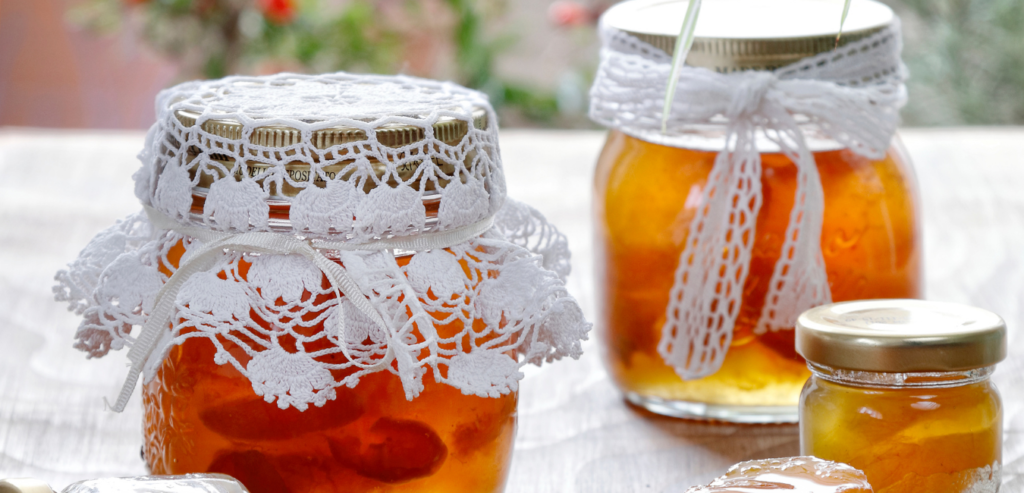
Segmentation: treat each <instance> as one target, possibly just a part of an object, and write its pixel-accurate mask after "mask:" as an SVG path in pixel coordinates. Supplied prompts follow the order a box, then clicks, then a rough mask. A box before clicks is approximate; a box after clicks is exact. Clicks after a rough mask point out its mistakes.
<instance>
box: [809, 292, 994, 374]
mask: <svg viewBox="0 0 1024 493" xmlns="http://www.w3.org/2000/svg"><path fill="white" fill-rule="evenodd" d="M796 351H797V352H798V353H800V355H801V356H803V357H804V358H805V359H807V361H809V362H812V363H817V364H821V365H825V366H830V367H833V368H841V369H846V370H860V371H875V372H887V373H905V372H935V371H963V370H970V369H974V368H982V367H986V366H990V365H994V364H996V363H998V362H1000V361H1002V360H1003V358H1005V357H1006V324H1005V323H1004V322H1003V319H1001V318H999V316H998V315H996V314H994V313H992V312H990V311H987V310H982V309H981V308H975V307H972V306H967V305H960V304H956V303H942V302H936V301H923V300H865V301H849V302H845V303H833V304H831V305H824V306H819V307H817V308H812V309H810V310H807V311H806V312H804V313H803V314H802V315H800V318H799V319H798V320H797V322H796Z"/></svg>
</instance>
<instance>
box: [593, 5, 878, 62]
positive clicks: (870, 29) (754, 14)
mask: <svg viewBox="0 0 1024 493" xmlns="http://www.w3.org/2000/svg"><path fill="white" fill-rule="evenodd" d="M688 5H689V1H688V0H633V1H628V2H622V3H618V4H616V5H615V6H613V7H612V8H610V9H608V11H607V12H605V14H604V17H603V22H605V23H607V24H608V25H609V26H611V27H613V28H616V29H619V30H622V31H626V32H628V33H630V34H632V35H634V36H636V37H638V38H640V39H641V40H643V41H645V42H647V43H649V44H651V45H654V46H655V47H657V48H659V49H661V50H663V51H664V52H665V53H668V54H672V52H673V50H674V48H675V44H676V37H678V36H679V30H680V28H681V27H682V23H683V18H684V17H685V16H686V8H687V6H688ZM842 12H843V1H842V0H770V1H766V0H715V1H706V2H703V3H702V4H701V10H700V15H699V16H698V18H697V26H696V31H695V33H694V40H693V46H692V47H691V49H690V53H689V55H687V57H686V63H687V65H691V66H694V67H705V68H709V69H712V70H716V71H718V72H735V71H740V70H774V69H776V68H779V67H783V66H785V65H789V64H791V63H795V62H797V61H799V60H801V59H803V58H807V57H809V56H814V55H817V54H819V53H824V52H826V51H830V50H832V49H833V48H835V44H836V33H837V32H838V31H839V20H840V18H841V17H842ZM893 19H895V14H894V13H893V11H892V9H890V8H889V7H887V6H885V5H883V4H881V3H879V2H876V1H874V0H853V2H852V3H851V5H850V11H849V15H848V16H847V19H846V23H845V24H844V25H843V35H842V37H841V38H840V41H839V45H840V46H842V45H845V44H847V43H850V42H853V41H856V40H859V39H863V38H865V37H867V36H869V35H871V34H874V33H876V32H878V31H879V30H881V29H883V28H885V27H886V26H888V25H889V24H891V23H892V22H893Z"/></svg>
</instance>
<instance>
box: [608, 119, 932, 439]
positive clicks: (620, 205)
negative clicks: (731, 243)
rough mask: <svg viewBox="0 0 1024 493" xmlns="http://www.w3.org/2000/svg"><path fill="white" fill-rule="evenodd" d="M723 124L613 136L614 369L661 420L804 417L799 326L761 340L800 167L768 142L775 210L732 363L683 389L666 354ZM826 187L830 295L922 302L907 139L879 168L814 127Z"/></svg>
mask: <svg viewBox="0 0 1024 493" xmlns="http://www.w3.org/2000/svg"><path fill="white" fill-rule="evenodd" d="M723 131H724V128H715V127H708V128H694V129H692V131H691V132H690V134H689V137H690V138H689V141H688V142H689V144H688V145H686V146H682V147H669V146H664V145H658V144H653V143H649V142H646V141H643V140H640V139H637V138H634V137H631V136H629V135H626V134H624V133H622V132H619V131H615V130H613V131H611V133H610V134H609V136H608V139H607V142H606V144H605V147H604V150H603V151H602V153H601V156H600V158H599V161H598V164H597V171H596V178H595V189H594V192H595V193H594V223H595V236H596V237H595V247H596V262H597V269H596V270H597V287H598V289H597V293H598V299H599V302H598V306H599V307H600V308H599V313H598V321H597V325H598V327H599V328H600V330H601V341H602V345H603V354H604V358H605V362H606V366H607V367H608V369H609V372H610V373H611V376H612V378H613V379H614V381H615V383H616V384H617V385H618V387H619V388H620V389H621V390H622V391H623V392H624V393H625V395H626V397H627V398H628V399H629V400H630V401H632V402H634V403H635V404H639V405H641V406H644V407H646V408H648V409H650V410H652V411H655V412H658V413H662V414H669V415H677V416H688V417H708V418H714V419H725V420H731V421H748V422H776V421H795V420H796V404H797V400H798V397H799V393H800V388H801V387H802V386H803V384H804V382H805V381H806V380H807V377H808V376H809V373H808V371H807V369H806V366H805V364H804V362H803V359H802V358H801V357H800V356H799V355H797V354H796V352H795V350H794V347H793V331H791V330H782V331H778V332H768V333H765V334H762V335H757V334H755V333H754V331H753V328H754V327H755V325H756V323H757V320H758V317H759V316H760V314H761V308H762V305H763V302H764V299H765V295H766V293H767V291H768V284H769V281H770V278H771V276H772V270H773V268H774V266H775V263H776V261H777V260H778V258H779V256H780V252H781V249H782V242H783V238H784V236H785V231H786V225H787V223H788V222H789V216H790V210H791V209H792V206H793V200H794V192H795V187H796V166H795V165H794V164H793V163H792V161H790V160H789V159H788V158H787V157H786V156H785V155H783V154H781V153H778V152H772V150H771V149H768V148H767V147H765V150H764V151H763V153H762V155H761V161H762V179H761V186H762V194H763V205H762V207H761V210H760V213H759V214H758V217H757V224H756V238H755V241H754V245H753V251H752V259H751V262H750V270H749V274H748V276H747V279H746V282H745V285H744V289H743V302H742V305H741V307H740V310H739V316H738V317H737V320H736V324H735V328H734V329H733V339H732V344H731V347H730V348H729V350H728V353H727V355H726V357H725V361H724V364H723V365H722V367H721V368H720V369H719V370H718V371H717V372H716V373H715V374H713V375H710V376H708V377H705V378H701V379H697V380H690V381H684V380H683V379H682V378H680V377H679V376H678V375H677V374H676V372H675V371H674V370H673V368H671V367H670V366H669V365H667V364H666V363H665V362H664V361H663V359H662V357H661V356H660V355H659V353H658V351H657V346H658V342H659V340H660V338H661V336H662V325H663V324H664V322H665V311H666V306H667V304H668V301H669V291H670V289H671V288H672V284H673V281H674V275H675V270H676V266H677V265H678V262H679V257H680V254H681V253H682V251H683V248H684V245H685V242H686V239H687V234H688V229H689V225H690V222H691V221H692V219H693V218H694V215H695V213H696V211H697V210H698V208H699V206H700V205H701V203H700V200H701V192H702V189H703V187H704V186H705V183H706V181H707V178H708V175H709V173H710V171H711V168H712V165H713V164H714V161H715V157H716V155H717V154H718V151H720V150H721V149H722V148H723V144H724V142H723V140H722V135H723ZM806 134H807V137H808V142H809V143H810V145H811V150H812V151H814V158H815V161H816V163H817V167H818V171H819V173H820V175H821V183H822V187H823V189H824V199H825V205H824V213H823V216H824V219H823V225H822V235H821V248H822V253H823V256H824V260H825V265H826V270H827V274H828V280H829V286H830V288H831V292H832V299H833V300H835V301H841V300H852V299H863V298H896V297H901V298H914V297H919V296H920V295H921V286H922V285H921V238H920V229H919V225H918V197H917V189H916V183H915V180H914V176H913V172H912V170H911V168H910V165H909V162H908V160H907V159H906V157H905V154H904V153H903V152H902V151H901V147H900V144H899V142H898V140H897V141H894V144H893V147H892V148H890V150H889V152H888V154H887V155H886V157H885V158H884V159H882V160H878V161H872V160H870V159H867V158H865V157H862V156H860V155H858V154H856V153H854V152H852V151H850V150H847V149H843V148H842V147H841V146H839V145H838V144H836V143H835V142H832V141H829V140H828V139H824V138H819V137H818V136H817V135H815V134H814V132H813V130H808V131H807V132H806Z"/></svg>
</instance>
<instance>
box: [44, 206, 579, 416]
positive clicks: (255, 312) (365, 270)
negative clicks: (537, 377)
mask: <svg viewBox="0 0 1024 493" xmlns="http://www.w3.org/2000/svg"><path fill="white" fill-rule="evenodd" d="M505 208H506V209H510V210H509V211H506V212H503V213H502V214H500V215H499V220H498V221H497V222H496V224H495V226H494V227H493V228H492V229H491V230H490V231H488V232H487V233H485V234H484V235H483V236H481V237H478V238H474V239H472V240H469V241H466V242H463V243H459V244H457V245H454V246H452V247H450V248H448V249H433V250H427V251H419V252H416V253H415V254H413V255H412V258H411V259H410V261H409V262H408V264H407V265H405V266H399V265H398V262H397V260H396V258H395V256H394V255H393V254H392V253H391V252H390V251H389V250H380V251H343V252H335V253H336V254H337V256H338V258H339V259H340V261H341V262H342V264H343V265H344V268H345V270H346V271H347V272H348V274H349V275H350V276H351V277H352V279H353V280H354V281H355V283H356V284H357V285H358V287H359V289H360V291H361V292H362V293H363V294H364V295H365V296H366V299H368V301H369V302H370V304H371V305H372V306H373V307H374V309H375V310H376V312H377V313H379V314H381V315H382V316H384V317H385V324H386V325H385V326H384V327H383V328H382V327H380V326H379V325H378V324H376V323H374V322H373V321H371V320H370V319H369V318H368V317H367V316H366V315H364V314H363V312H361V311H360V310H358V309H356V308H355V307H354V306H353V303H352V302H351V301H350V298H349V297H341V298H338V297H336V296H334V291H333V288H332V287H331V286H330V285H329V284H328V283H326V282H325V281H324V279H325V278H324V274H323V273H322V272H321V270H320V269H319V268H318V267H317V266H316V265H315V264H314V263H313V262H311V261H310V260H308V259H307V258H305V257H303V256H300V255H267V254H254V253H242V252H237V251H231V250H228V251H221V252H220V253H218V254H217V256H216V259H214V260H213V261H212V262H211V265H210V266H208V267H207V268H206V269H204V270H202V271H200V272H198V273H196V274H194V275H192V276H191V277H189V278H188V279H187V280H186V281H185V282H184V284H183V285H182V286H181V289H180V291H178V293H177V296H176V297H175V299H174V300H173V305H174V316H173V317H172V320H174V323H173V327H172V330H170V331H166V330H163V331H161V332H160V333H159V334H158V336H159V340H158V341H157V344H156V348H155V350H154V351H153V352H152V353H151V356H150V357H149V358H148V359H147V361H146V362H145V373H146V379H147V380H148V379H150V378H152V377H153V376H154V375H155V370H156V369H157V368H158V367H159V365H160V363H161V362H162V361H163V357H164V356H165V355H166V354H167V352H168V351H169V350H170V348H171V347H173V346H174V345H177V344H181V343H182V342H184V341H185V340H187V339H190V338H197V337H198V338H205V339H208V340H209V341H210V342H211V343H212V344H213V345H214V346H215V347H216V348H217V353H216V357H215V361H216V362H217V363H218V364H231V365H232V366H234V367H235V368H236V369H238V370H239V371H240V372H241V373H242V374H244V375H245V376H246V377H248V378H249V379H250V380H251V381H252V383H253V390H254V391H255V392H256V393H257V394H259V395H262V396H264V397H265V398H266V399H267V400H268V401H275V400H276V401H277V403H278V405H279V406H281V407H282V408H286V407H288V406H295V407H296V408H299V409H306V407H307V406H308V405H309V404H314V405H323V403H324V402H326V401H328V400H330V399H333V398H334V390H333V389H334V388H335V387H338V386H342V385H345V386H355V385H356V384H357V383H358V382H359V379H360V378H361V377H362V376H363V375H366V374H369V373H373V372H377V371H390V372H391V373H394V374H396V375H397V376H398V377H399V378H401V380H402V383H403V387H404V388H405V392H406V396H407V397H408V398H409V399H412V398H414V397H415V396H416V395H418V394H419V392H420V391H421V390H422V389H423V384H422V378H423V376H424V375H425V374H426V372H428V371H431V372H433V378H434V379H435V380H436V381H438V382H443V383H446V384H449V385H452V386H454V387H456V388H459V389H461V390H462V391H463V392H464V393H466V394H475V395H480V396H492V397H496V396H498V395H501V394H506V393H508V392H509V391H513V390H516V389H517V387H518V380H519V379H521V378H522V376H523V374H522V373H521V372H520V371H519V368H520V367H521V366H523V365H525V364H527V363H533V364H536V365H540V364H542V363H543V362H550V361H553V360H556V359H560V358H562V357H565V356H569V357H572V358H578V357H579V356H580V355H581V354H582V349H581V345H580V342H581V341H583V340H586V338H587V332H588V331H589V329H590V324H589V323H587V322H586V321H585V320H584V318H583V314H582V311H581V310H580V308H579V306H578V305H577V303H576V301H575V300H574V299H573V298H572V297H571V296H570V295H569V294H568V292H567V291H566V289H565V285H564V283H563V281H562V279H561V278H560V276H559V273H558V272H556V271H552V270H549V269H547V268H545V267H544V266H545V265H556V266H557V265H564V266H567V265H568V250H567V249H566V248H564V245H565V238H564V236H562V235H561V234H560V233H557V231H556V230H554V228H552V227H551V226H550V225H549V224H547V223H546V222H544V221H543V219H542V216H540V214H538V213H537V212H536V211H535V210H533V209H531V208H530V207H528V206H526V205H523V204H520V203H517V202H515V201H511V200H509V201H507V202H506V205H505ZM510 218H518V219H519V220H520V222H511V221H509V219H510ZM502 231H518V232H524V231H537V232H545V233H546V234H547V235H548V236H547V241H544V240H543V238H544V237H543V236H540V235H526V234H524V235H522V236H520V237H518V240H519V241H520V242H522V241H526V240H528V241H529V242H531V243H532V244H541V245H551V244H555V245H561V247H555V248H548V249H547V250H546V251H540V252H536V251H531V250H528V249H527V248H525V247H523V246H520V245H519V244H516V243H515V242H513V241H509V240H507V239H506V238H505V237H504V236H503V235H502V233H501V232H502ZM179 242H183V243H184V247H185V254H184V255H183V256H182V258H181V261H180V262H181V263H185V262H187V261H188V260H189V258H190V256H192V255H194V252H197V251H199V250H201V249H202V248H203V246H204V245H203V242H201V241H200V240H197V239H195V238H191V237H187V236H183V235H181V234H179V233H175V232H173V231H169V230H161V229H156V228H153V227H152V226H151V225H150V222H149V220H148V218H147V217H146V215H145V214H144V213H138V214H135V215H132V216H129V217H128V218H125V219H124V220H122V221H119V222H118V223H117V224H115V225H114V226H113V227H111V228H109V229H108V230H106V231H104V232H102V233H100V234H99V235H97V236H96V238H95V239H93V241H92V242H90V243H89V245H88V246H87V247H86V248H85V249H84V250H83V251H82V253H81V254H80V255H79V258H78V259H77V260H75V261H74V262H72V263H71V264H70V265H69V268H68V269H67V270H64V271H61V272H59V273H58V274H57V280H58V282H59V284H58V286H56V287H55V288H54V291H55V293H56V297H57V299H58V300H59V301H67V302H69V304H70V305H71V309H73V310H75V311H76V313H79V314H82V315H83V320H82V323H81V325H80V326H79V329H78V332H77V335H76V339H77V343H76V347H77V348H79V349H82V350H84V351H86V352H88V353H89V356H90V357H100V356H103V355H105V354H107V352H108V351H109V350H110V349H120V348H123V347H125V346H128V347H132V346H133V345H135V344H136V342H137V338H136V337H133V336H132V335H131V331H132V328H133V327H134V326H140V325H144V324H145V322H146V320H147V317H148V314H149V313H150V311H151V310H153V299H154V298H155V297H156V294H157V292H158V291H159V290H160V289H161V288H162V287H163V285H164V283H165V282H166V281H167V280H168V278H169V276H167V275H166V274H165V273H163V272H161V271H160V267H161V266H164V268H165V269H168V271H170V272H172V273H173V272H174V270H175V269H173V268H171V267H170V266H171V262H170V261H169V259H168V252H169V251H170V250H171V248H172V247H174V246H175V245H176V244H178V243H179ZM242 261H244V262H246V263H249V264H251V265H250V266H249V267H248V273H247V276H245V277H243V276H242V274H241V272H240V266H239V262H242ZM467 271H468V273H469V274H468V275H467ZM339 299H341V300H342V302H341V304H340V305H339V303H338V300H339ZM409 314H411V316H410V315H409ZM339 318H340V319H342V320H343V322H344V323H343V324H340V323H338V320H339ZM320 327H323V328H324V330H316V329H318V328H320ZM332 327H344V330H343V331H341V332H339V331H338V330H332V329H331V328H332ZM228 341H230V342H232V343H234V344H236V345H237V346H238V347H240V348H243V349H244V350H245V353H246V355H245V356H241V355H239V354H237V351H236V352H234V353H233V352H229V351H228V350H227V349H225V347H224V344H225V343H226V342H228ZM345 352H347V353H348V354H349V356H350V358H343V359H344V360H345V361H342V362H339V361H340V360H342V358H339V356H341V355H343V354H344V353H345ZM389 353H392V354H393V362H394V364H391V363H390V362H389V363H388V364H384V365H381V364H379V363H380V362H381V361H383V360H384V358H385V357H386V355H387V354H389Z"/></svg>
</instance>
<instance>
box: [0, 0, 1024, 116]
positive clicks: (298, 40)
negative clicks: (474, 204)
mask: <svg viewBox="0 0 1024 493" xmlns="http://www.w3.org/2000/svg"><path fill="white" fill-rule="evenodd" d="M765 1H771V0H765ZM884 1H885V3H887V4H889V5H890V6H892V7H893V8H894V9H895V10H896V11H897V12H898V13H899V14H900V16H901V17H902V18H903V24H904V31H905V38H906V39H905V43H906V46H905V50H904V59H905V60H906V62H907V65H908V66H909V67H910V69H911V74H912V79H911V80H910V83H909V90H910V103H909V105H908V106H907V108H905V109H904V111H903V117H904V123H905V124H906V125H914V126H930V125H1010V124H1024V1H1021V0H884ZM612 3H614V2H613V1H611V0H579V1H567V0H559V1H553V0H0V126H4V125H8V126H34V127H72V128H126V129H142V128H146V127H148V126H149V125H150V124H151V123H152V121H153V119H154V110H153V98H154V96H155V95H156V92H157V91H159V90H160V89H161V88H164V87H167V86H169V85H172V84H175V83H177V82H181V81H185V80H189V79H196V78H215V77H222V76H224V75H230V74H267V73H274V72H281V71H291V72H327V71H335V70H346V71H353V72H377V73H405V74H410V75H418V76H424V77H431V78H436V79H447V80H454V81H456V82H459V83H461V84H464V85H467V86H470V87H474V88H477V89H480V90H482V91H484V92H486V93H487V94H488V95H490V97H491V100H492V102H493V103H494V105H495V106H496V107H497V108H498V109H499V111H500V113H501V118H502V125H503V126H504V127H517V126H518V127H522V126H529V127H556V128H591V127H593V124H592V123H590V122H589V121H588V120H587V118H586V105H587V91H588V89H589V86H590V81H591V78H592V76H593V73H594V70H595V68H596V64H597V48H598V42H597V36H596V32H595V23H596V20H597V17H598V16H599V15H600V13H601V12H603V11H604V9H606V8H607V7H608V6H609V5H611V4H612Z"/></svg>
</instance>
